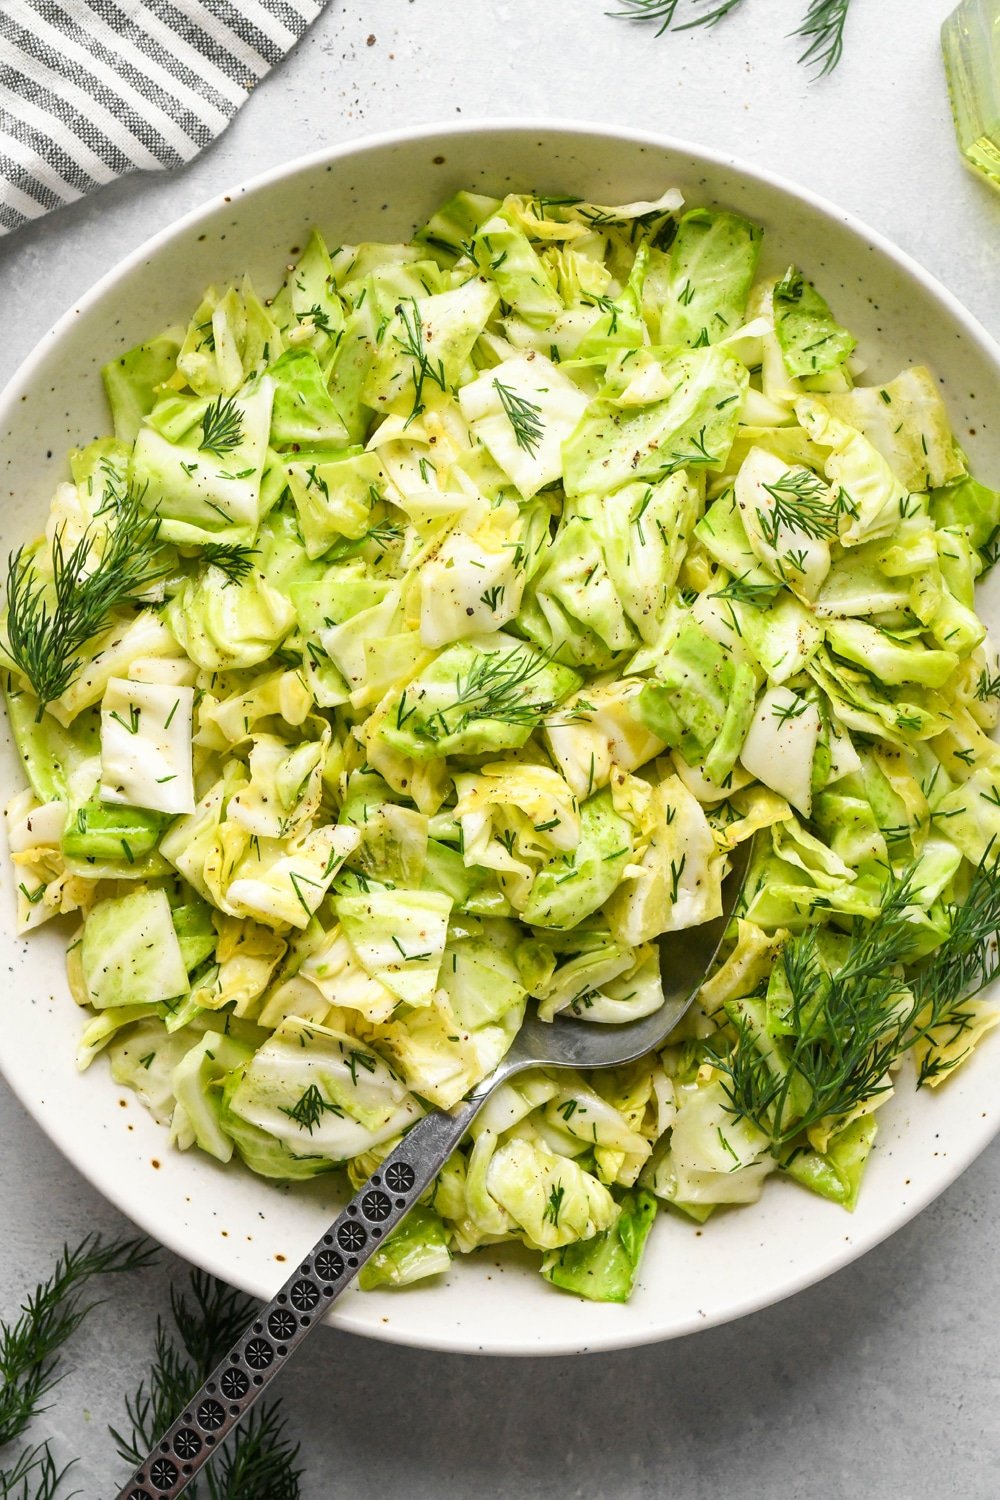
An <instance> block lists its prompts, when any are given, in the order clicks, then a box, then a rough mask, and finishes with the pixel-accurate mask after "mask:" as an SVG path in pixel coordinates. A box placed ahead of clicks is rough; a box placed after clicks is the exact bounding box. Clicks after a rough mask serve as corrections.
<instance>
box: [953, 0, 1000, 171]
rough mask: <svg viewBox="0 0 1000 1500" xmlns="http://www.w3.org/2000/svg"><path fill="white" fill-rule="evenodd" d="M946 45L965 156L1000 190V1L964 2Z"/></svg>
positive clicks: (960, 140)
mask: <svg viewBox="0 0 1000 1500" xmlns="http://www.w3.org/2000/svg"><path fill="white" fill-rule="evenodd" d="M941 47H942V50H943V52H944V67H945V73H946V75H947V78H948V92H949V94H950V95H951V108H952V113H953V114H954V116H955V129H956V131H957V132H958V143H959V146H960V147H961V150H962V155H963V157H964V158H965V160H966V162H967V163H968V165H969V166H970V167H972V168H973V169H974V170H975V171H977V172H981V173H982V174H983V176H984V177H985V178H986V181H987V182H989V183H991V184H992V186H993V187H995V188H996V189H997V191H998V192H1000V0H962V4H961V5H960V6H959V7H958V9H957V10H956V11H954V12H953V13H952V14H951V15H950V16H949V17H948V19H947V20H946V21H945V23H944V25H943V26H942V27H941Z"/></svg>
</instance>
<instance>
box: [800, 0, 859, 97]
mask: <svg viewBox="0 0 1000 1500" xmlns="http://www.w3.org/2000/svg"><path fill="white" fill-rule="evenodd" d="M850 8H851V0H810V5H809V9H808V11H807V13H806V18H805V20H804V21H803V22H802V25H801V26H799V27H798V28H797V29H796V30H795V31H794V32H793V35H794V36H801V37H803V38H804V39H805V41H806V43H807V46H806V50H805V51H804V52H803V53H802V55H801V57H800V58H799V62H801V63H806V64H807V65H812V66H814V67H815V68H816V69H817V74H816V76H817V77H818V78H823V77H824V76H825V75H826V74H827V73H832V72H833V70H834V68H835V67H836V66H837V64H838V63H839V62H840V59H841V57H842V55H843V51H844V29H845V27H846V25H847V13H848V11H849V10H850Z"/></svg>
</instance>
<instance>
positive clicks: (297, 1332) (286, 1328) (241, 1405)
mask: <svg viewBox="0 0 1000 1500" xmlns="http://www.w3.org/2000/svg"><path fill="white" fill-rule="evenodd" d="M487 1092H488V1090H486V1091H480V1092H477V1093H476V1094H475V1095H474V1096H473V1098H472V1099H469V1100H466V1101H465V1102H463V1103H462V1104H461V1105H459V1106H458V1107H457V1108H456V1110H455V1111H454V1112H453V1113H450V1114H446V1113H445V1112H444V1111H440V1110H439V1111H436V1112H435V1113H433V1114H429V1115H425V1116H424V1118H423V1119H422V1120H418V1122H417V1124H416V1125H414V1127H413V1129H412V1130H410V1131H409V1132H408V1133H407V1135H406V1136H404V1138H403V1140H402V1141H401V1142H400V1144H399V1145H398V1146H397V1147H396V1149H395V1151H393V1152H392V1154H391V1155H390V1156H387V1157H386V1159H385V1161H384V1162H382V1164H381V1166H380V1167H379V1168H378V1169H377V1170H376V1171H375V1172H373V1173H372V1175H371V1177H369V1179H368V1181H367V1182H366V1183H365V1184H364V1186H363V1187H362V1188H361V1190H360V1191H359V1192H358V1193H356V1194H355V1195H354V1197H353V1198H352V1199H351V1201H350V1203H348V1205H347V1207H346V1208H345V1209H344V1211H343V1213H341V1214H340V1215H339V1216H338V1217H337V1218H336V1219H335V1220H334V1221H333V1223H332V1224H331V1225H330V1228H329V1229H328V1230H327V1232H326V1234H324V1235H323V1237H322V1239H321V1240H320V1241H319V1242H318V1243H317V1244H316V1246H315V1247H314V1249H313V1250H312V1252H311V1253H310V1254H309V1255H307V1256H306V1257H305V1259H304V1260H302V1261H300V1262H299V1264H298V1265H297V1266H296V1268H295V1270H294V1271H293V1272H292V1274H291V1275H290V1276H289V1278H288V1280H287V1281H286V1282H285V1284H284V1286H283V1287H282V1288H281V1290H280V1291H279V1292H278V1294H277V1296H275V1297H274V1298H272V1300H271V1301H270V1302H269V1303H268V1304H267V1306H266V1307H264V1308H261V1310H260V1312H259V1313H258V1314H257V1317H256V1318H255V1319H254V1321H253V1323H252V1324H251V1326H250V1327H249V1328H248V1329H247V1330H246V1332H245V1333H244V1334H243V1336H242V1338H240V1339H239V1340H238V1342H237V1343H236V1344H235V1346H234V1347H233V1349H232V1350H231V1351H230V1352H229V1354H227V1355H226V1357H225V1359H223V1360H222V1361H221V1362H220V1363H219V1364H218V1365H217V1366H216V1368H215V1369H214V1370H213V1371H212V1374H211V1375H210V1377H209V1378H208V1380H206V1382H205V1384H204V1385H203V1386H202V1388H201V1390H200V1391H198V1392H197V1394H196V1395H194V1396H193V1397H192V1398H191V1400H190V1401H189V1402H188V1404H187V1406H185V1408H184V1410H183V1412H182V1413H181V1414H180V1416H179V1417H178V1418H177V1420H176V1421H175V1422H174V1424H173V1426H172V1427H170V1428H168V1429H167V1431H166V1432H165V1433H164V1434H163V1437H162V1438H161V1439H160V1441H159V1442H158V1443H157V1444H156V1446H155V1448H154V1449H153V1451H152V1452H151V1453H150V1454H149V1456H148V1457H147V1458H146V1459H145V1460H144V1462H143V1463H141V1464H140V1465H139V1467H138V1468H137V1469H136V1470H135V1471H134V1473H133V1474H132V1477H131V1478H130V1479H129V1481H128V1483H127V1484H126V1485H125V1487H124V1489H122V1490H120V1491H119V1493H118V1500H175V1497H176V1496H177V1495H180V1494H183V1492H184V1490H186V1489H187V1487H188V1485H189V1484H190V1483H191V1480H192V1479H194V1477H195V1475H196V1474H197V1473H198V1471H199V1469H200V1468H201V1467H202V1465H203V1464H204V1463H206V1462H207V1461H208V1459H210V1458H211V1456H212V1454H213V1453H214V1452H215V1451H216V1449H217V1448H218V1447H219V1446H220V1444H221V1443H222V1442H223V1440H224V1439H225V1438H226V1437H227V1436H228V1434H229V1433H230V1432H231V1431H232V1430H233V1428H234V1427H235V1426H236V1425H237V1423H238V1422H240V1421H242V1419H243V1418H244V1417H245V1416H246V1414H247V1412H248V1411H249V1410H250V1408H251V1406H253V1404H254V1402H255V1401H256V1400H257V1398H258V1397H259V1396H260V1395H262V1393H263V1392H264V1390H265V1389H266V1388H267V1386H268V1385H269V1384H270V1382H271V1381H272V1380H273V1379H274V1377H275V1375H277V1373H278V1371H279V1370H281V1369H283V1367H284V1366H285V1364H286V1363H287V1362H288V1359H289V1358H290V1356H291V1355H292V1354H294V1353H295V1351H296V1349H297V1348H298V1347H299V1345H300V1344H301V1342H302V1340H303V1339H304V1338H305V1337H306V1335H307V1334H309V1333H311V1332H312V1330H313V1329H314V1328H318V1327H319V1325H320V1323H322V1321H323V1315H324V1313H325V1312H326V1309H327V1308H328V1307H329V1306H330V1305H331V1304H332V1303H333V1302H335V1301H336V1299H337V1298H338V1297H339V1296H340V1295H341V1293H342V1292H344V1291H346V1290H347V1287H348V1286H349V1285H350V1283H351V1282H352V1281H353V1279H354V1277H355V1276H356V1275H357V1273H358V1271H359V1270H360V1269H361V1267H362V1266H363V1265H364V1263H365V1261H366V1260H368V1259H369V1257H370V1256H372V1255H374V1253H375V1251H376V1250H377V1249H378V1248H379V1246H380V1245H381V1244H382V1242H383V1240H384V1239H385V1238H386V1236H387V1235H389V1234H390V1233H391V1231H392V1230H393V1229H395V1227H396V1225H397V1224H398V1223H399V1222H400V1220H401V1219H403V1218H405V1217H406V1215H407V1214H408V1213H409V1211H410V1209H411V1208H412V1207H413V1205H414V1204H415V1203H416V1202H417V1200H418V1199H419V1197H420V1195H421V1193H422V1192H423V1191H424V1189H425V1188H426V1187H427V1186H428V1184H429V1183H430V1182H431V1181H432V1180H433V1178H434V1177H436V1176H437V1174H438V1172H439V1171H440V1170H441V1168H442V1166H443V1165H444V1163H445V1162H446V1161H447V1159H448V1157H449V1156H450V1155H451V1153H452V1151H453V1150H454V1149H455V1147H456V1146H457V1145H458V1143H459V1141H460V1140H461V1139H462V1136H463V1135H464V1134H465V1132H466V1130H468V1128H469V1125H470V1124H471V1122H472V1120H473V1118H474V1117H475V1115H476V1114H477V1113H478V1111H479V1109H480V1107H481V1105H482V1104H483V1102H484V1100H485V1098H486V1094H487Z"/></svg>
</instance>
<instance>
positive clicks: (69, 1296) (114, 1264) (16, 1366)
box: [0, 1234, 156, 1493]
mask: <svg viewBox="0 0 1000 1500" xmlns="http://www.w3.org/2000/svg"><path fill="white" fill-rule="evenodd" d="M155 1254H156V1247H155V1246H154V1245H152V1244H150V1243H149V1241H148V1240H143V1239H131V1240H112V1241H111V1243H110V1244H104V1243H103V1241H102V1240H101V1237H100V1235H96V1234H92V1235H88V1236H87V1238H86V1239H85V1240H83V1241H82V1242H81V1243H80V1244H79V1245H77V1247H76V1249H75V1250H71V1249H70V1248H69V1246H68V1245H66V1246H64V1247H63V1252H62V1254H61V1255H60V1257H59V1259H58V1260H57V1261H56V1264H55V1269H54V1270H53V1272H52V1275H51V1276H49V1277H48V1278H47V1279H46V1280H45V1281H42V1282H39V1284H38V1285H37V1286H36V1287H35V1289H34V1291H33V1292H31V1293H30V1294H29V1296H28V1297H27V1298H26V1300H25V1301H24V1302H23V1303H22V1305H21V1310H20V1313H19V1314H18V1316H17V1317H16V1318H15V1319H13V1320H12V1321H11V1322H0V1382H2V1383H0V1445H2V1444H4V1443H9V1442H11V1441H12V1440H13V1439H14V1438H16V1437H19V1436H20V1434H21V1433H22V1432H23V1431H24V1429H25V1428H26V1427H27V1425H28V1423H29V1422H30V1420H31V1418H32V1417H33V1416H35V1415H36V1413H37V1412H39V1411H42V1410H44V1407H43V1406H42V1402H43V1401H44V1399H45V1397H46V1396H47V1395H48V1393H49V1391H51V1390H52V1388H53V1386H54V1385H56V1384H57V1382H58V1381H59V1379H60V1378H61V1377H60V1376H59V1374H58V1373H57V1366H58V1356H59V1350H60V1349H61V1348H62V1346H63V1344H65V1342H66V1340H67V1339H68V1338H69V1337H70V1335H71V1334H73V1333H74V1332H75V1331H76V1329H77V1328H79V1326H80V1324H81V1323H82V1322H83V1320H84V1318H85V1317H86V1316H87V1314H88V1313H89V1312H90V1311H91V1309H92V1308H94V1307H96V1306H97V1302H95V1301H85V1300H84V1296H83V1293H84V1290H85V1288H86V1287H87V1285H88V1283H89V1282H90V1281H92V1280H93V1279H94V1277H96V1276H108V1275H111V1274H112V1273H116V1272H118V1271H133V1270H136V1269H137V1268H139V1267H141V1266H145V1265H148V1264H149V1262H150V1261H151V1260H152V1259H153V1257H154V1256H155ZM5 1493H6V1492H5Z"/></svg>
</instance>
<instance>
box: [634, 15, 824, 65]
mask: <svg viewBox="0 0 1000 1500" xmlns="http://www.w3.org/2000/svg"><path fill="white" fill-rule="evenodd" d="M620 3H621V5H622V7H623V8H622V9H621V10H613V11H609V12H608V14H609V15H612V16H620V17H622V18H623V19H624V20H628V21H640V22H650V23H652V24H654V25H655V26H656V28H657V31H656V35H657V36H662V35H663V33H664V32H665V31H670V30H673V31H691V30H693V29H694V27H696V26H714V25H715V24H716V23H717V22H718V21H721V20H722V19H723V17H725V16H728V15H729V13H730V11H733V10H735V9H736V7H737V6H738V5H741V4H742V3H743V0H693V3H694V4H695V5H697V6H699V7H701V8H700V9H697V10H693V11H692V10H691V9H689V8H687V7H685V8H682V3H681V0H620ZM708 6H711V9H708V8H707V7H708ZM850 8H851V0H809V7H808V10H807V11H806V14H805V17H804V18H803V21H802V25H801V26H798V27H796V29H795V31H794V32H793V33H792V35H793V36H798V37H802V38H803V40H804V41H805V43H806V48H805V51H804V52H803V53H801V55H800V57H799V62H801V63H805V64H806V65H807V66H810V67H813V68H815V69H816V76H817V77H819V78H822V77H824V76H825V74H827V73H832V71H833V69H834V68H835V67H836V66H837V64H838V63H839V61H840V59H841V56H842V55H843V51H844V31H845V27H846V25H847V16H848V12H849V11H850Z"/></svg>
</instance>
